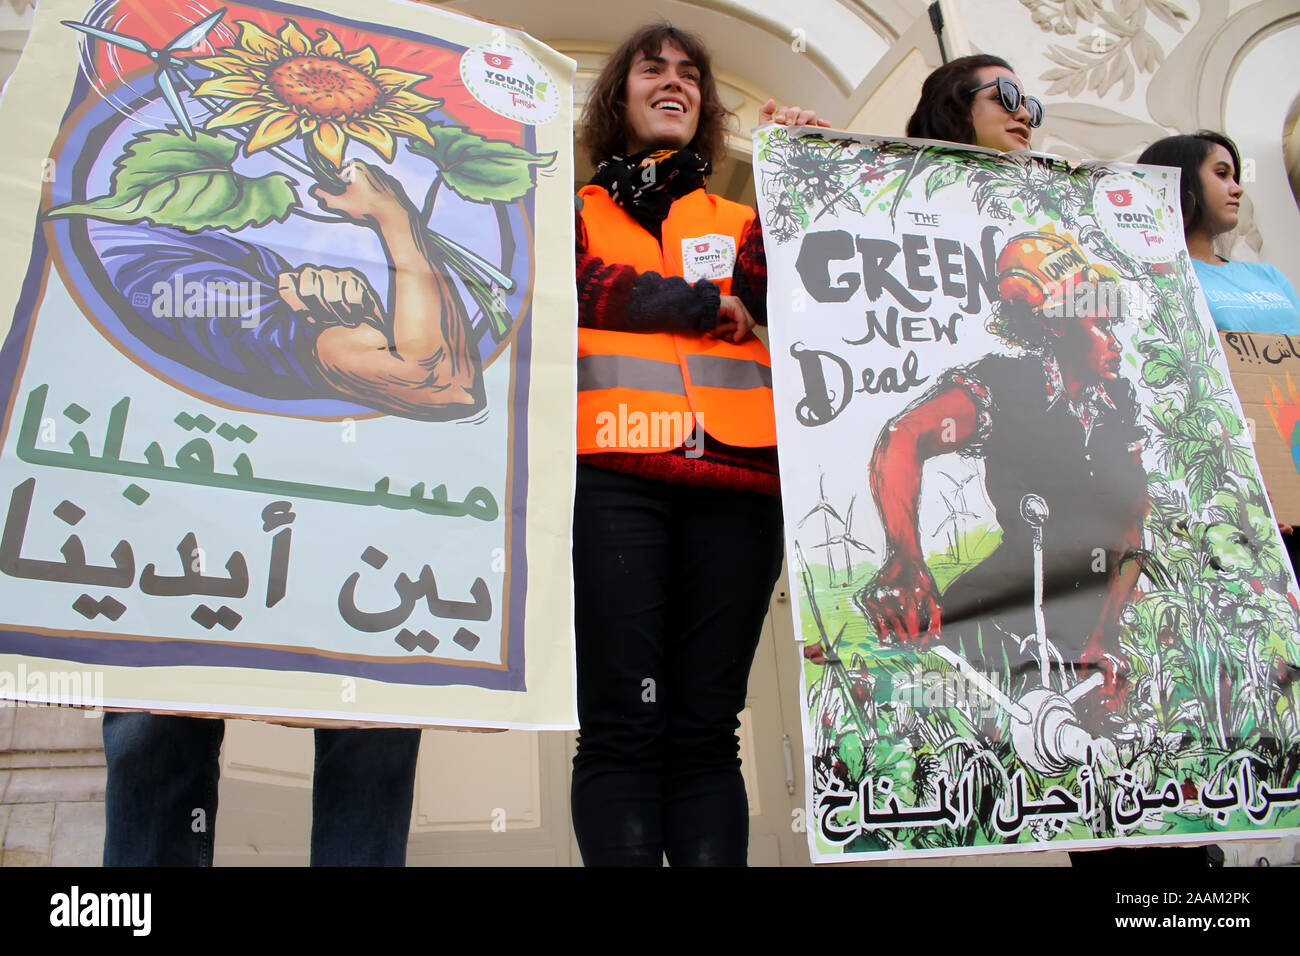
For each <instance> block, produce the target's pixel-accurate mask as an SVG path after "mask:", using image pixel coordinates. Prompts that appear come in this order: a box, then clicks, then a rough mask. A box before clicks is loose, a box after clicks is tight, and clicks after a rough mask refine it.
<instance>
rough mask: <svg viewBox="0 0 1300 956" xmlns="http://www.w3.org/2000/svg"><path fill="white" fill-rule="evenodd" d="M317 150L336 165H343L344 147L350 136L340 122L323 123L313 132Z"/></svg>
mask: <svg viewBox="0 0 1300 956" xmlns="http://www.w3.org/2000/svg"><path fill="white" fill-rule="evenodd" d="M311 135H312V142H313V143H314V144H315V146H316V149H317V151H318V152H319V153H320V154H321V155H322V156H324V157H325V158H326V159H328V160H329V161H330V162H331V163H333V164H334V165H335V166H336V167H338V166H342V165H343V147H344V146H346V145H347V142H348V138H347V135H346V134H345V133H344V132H343V130H341V129H339V127H338V124H337V123H335V122H333V121H327V122H324V123H321V124H320V125H319V126H317V127H316V131H315V132H314V133H312V134H311Z"/></svg>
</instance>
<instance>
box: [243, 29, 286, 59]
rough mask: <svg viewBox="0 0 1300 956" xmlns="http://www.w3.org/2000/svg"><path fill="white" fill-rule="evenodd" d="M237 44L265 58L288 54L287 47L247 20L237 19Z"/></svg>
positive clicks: (277, 57)
mask: <svg viewBox="0 0 1300 956" xmlns="http://www.w3.org/2000/svg"><path fill="white" fill-rule="evenodd" d="M239 45H240V46H241V47H243V48H244V49H245V50H247V51H248V52H249V53H256V54H257V55H258V56H261V57H265V58H272V57H274V58H276V59H279V58H281V57H285V56H288V55H289V48H288V47H286V46H285V45H284V44H283V43H281V42H280V41H279V40H277V39H276V38H275V37H273V36H271V34H269V33H267V32H266V31H265V30H263V29H262V28H261V27H259V26H258V25H257V24H256V23H253V22H251V21H249V20H240V21H239Z"/></svg>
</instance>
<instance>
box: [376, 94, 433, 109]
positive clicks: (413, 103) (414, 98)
mask: <svg viewBox="0 0 1300 956" xmlns="http://www.w3.org/2000/svg"><path fill="white" fill-rule="evenodd" d="M441 105H442V100H436V99H435V100H431V99H429V98H428V97H426V96H421V95H420V94H419V93H412V92H411V91H410V90H398V91H397V92H396V93H392V94H390V95H389V97H388V100H387V102H385V103H384V109H386V110H393V111H398V110H400V111H403V112H406V113H427V112H429V110H431V109H433V108H434V107H437V106H441Z"/></svg>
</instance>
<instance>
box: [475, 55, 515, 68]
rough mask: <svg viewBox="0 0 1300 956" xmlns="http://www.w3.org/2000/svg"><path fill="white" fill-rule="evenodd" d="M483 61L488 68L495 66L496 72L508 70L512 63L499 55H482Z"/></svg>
mask: <svg viewBox="0 0 1300 956" xmlns="http://www.w3.org/2000/svg"><path fill="white" fill-rule="evenodd" d="M483 59H484V61H485V62H486V63H487V65H488V66H495V67H496V68H497V69H498V70H508V69H510V64H511V63H513V62H514V61H513V60H512V59H511V58H510V57H508V56H502V55H501V54H500V53H484V54H483Z"/></svg>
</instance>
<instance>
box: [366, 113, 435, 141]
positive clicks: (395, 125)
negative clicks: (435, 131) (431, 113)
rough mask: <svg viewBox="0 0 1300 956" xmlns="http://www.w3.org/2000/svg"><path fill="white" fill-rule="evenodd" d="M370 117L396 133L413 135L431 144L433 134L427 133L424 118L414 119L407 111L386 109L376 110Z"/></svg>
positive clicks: (427, 127)
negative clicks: (396, 111)
mask: <svg viewBox="0 0 1300 956" xmlns="http://www.w3.org/2000/svg"><path fill="white" fill-rule="evenodd" d="M370 118H371V119H372V120H374V121H375V122H377V123H382V124H383V125H385V126H387V127H388V128H389V129H391V130H393V131H394V132H396V133H405V134H406V135H407V136H414V137H416V138H417V139H422V140H424V141H425V142H426V143H428V144H429V145H430V146H432V145H433V136H431V135H430V133H429V126H428V124H427V123H425V122H424V120H421V119H416V118H415V117H414V116H411V115H410V114H409V113H390V112H388V111H387V110H376V111H375V112H374V113H372V114H371V116H370Z"/></svg>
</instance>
